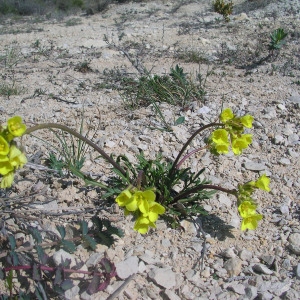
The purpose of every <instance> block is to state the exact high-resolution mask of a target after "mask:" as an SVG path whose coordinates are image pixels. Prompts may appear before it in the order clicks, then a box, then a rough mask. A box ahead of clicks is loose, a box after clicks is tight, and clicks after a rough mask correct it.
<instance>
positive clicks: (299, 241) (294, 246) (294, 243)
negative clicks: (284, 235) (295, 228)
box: [288, 233, 300, 255]
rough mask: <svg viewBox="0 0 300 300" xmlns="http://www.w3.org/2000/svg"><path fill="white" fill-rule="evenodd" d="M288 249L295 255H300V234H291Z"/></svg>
mask: <svg viewBox="0 0 300 300" xmlns="http://www.w3.org/2000/svg"><path fill="white" fill-rule="evenodd" d="M288 241H289V245H288V247H289V249H290V250H291V251H292V252H294V253H295V254H297V255H299V254H300V233H292V234H291V235H290V236H289V238H288Z"/></svg>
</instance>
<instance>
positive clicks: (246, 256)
mask: <svg viewBox="0 0 300 300" xmlns="http://www.w3.org/2000/svg"><path fill="white" fill-rule="evenodd" d="M239 257H240V259H241V260H243V261H250V260H251V258H252V252H251V251H249V250H247V249H243V250H241V251H240V252H239Z"/></svg>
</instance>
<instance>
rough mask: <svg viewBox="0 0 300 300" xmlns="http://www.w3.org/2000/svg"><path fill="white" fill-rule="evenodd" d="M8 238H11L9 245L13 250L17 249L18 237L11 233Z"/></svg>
mask: <svg viewBox="0 0 300 300" xmlns="http://www.w3.org/2000/svg"><path fill="white" fill-rule="evenodd" d="M8 240H9V245H10V248H11V250H15V249H16V239H15V237H14V236H13V235H9V236H8Z"/></svg>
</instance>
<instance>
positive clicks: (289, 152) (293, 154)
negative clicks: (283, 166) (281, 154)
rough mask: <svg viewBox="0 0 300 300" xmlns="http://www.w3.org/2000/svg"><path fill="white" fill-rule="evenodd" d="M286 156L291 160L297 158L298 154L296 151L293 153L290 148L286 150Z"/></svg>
mask: <svg viewBox="0 0 300 300" xmlns="http://www.w3.org/2000/svg"><path fill="white" fill-rule="evenodd" d="M288 155H290V156H291V157H293V158H297V157H298V156H299V153H298V152H296V151H293V150H292V149H291V148H288Z"/></svg>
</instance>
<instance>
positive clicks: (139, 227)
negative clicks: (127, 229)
mask: <svg viewBox="0 0 300 300" xmlns="http://www.w3.org/2000/svg"><path fill="white" fill-rule="evenodd" d="M149 226H150V227H153V228H156V225H155V224H154V223H153V222H151V221H150V220H149V219H148V218H147V217H144V216H140V217H139V218H138V219H137V220H136V221H135V224H134V227H133V229H134V230H136V231H138V232H139V233H141V234H145V233H147V232H148V230H149Z"/></svg>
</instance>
